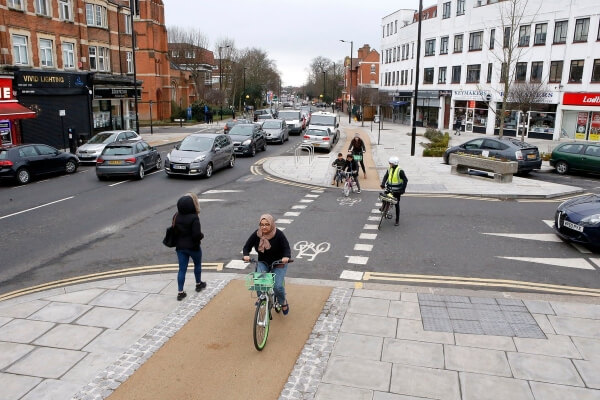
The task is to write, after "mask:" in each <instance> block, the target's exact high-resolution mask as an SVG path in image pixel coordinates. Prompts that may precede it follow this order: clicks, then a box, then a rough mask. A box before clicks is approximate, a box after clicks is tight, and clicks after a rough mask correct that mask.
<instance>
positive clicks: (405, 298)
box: [400, 292, 419, 303]
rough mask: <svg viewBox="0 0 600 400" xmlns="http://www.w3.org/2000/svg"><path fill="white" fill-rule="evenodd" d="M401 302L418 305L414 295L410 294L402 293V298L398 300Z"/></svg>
mask: <svg viewBox="0 0 600 400" xmlns="http://www.w3.org/2000/svg"><path fill="white" fill-rule="evenodd" d="M400 300H402V301H410V302H411V303H418V302H419V298H418V297H417V294H416V293H412V292H402V297H401V298H400Z"/></svg>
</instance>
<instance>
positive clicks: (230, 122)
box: [223, 118, 251, 133]
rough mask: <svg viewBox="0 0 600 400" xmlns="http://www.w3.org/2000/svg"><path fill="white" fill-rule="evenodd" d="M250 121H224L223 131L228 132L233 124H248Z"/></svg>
mask: <svg viewBox="0 0 600 400" xmlns="http://www.w3.org/2000/svg"><path fill="white" fill-rule="evenodd" d="M249 123H251V121H249V120H247V119H242V118H240V119H232V120H230V121H227V122H225V127H224V128H223V133H228V132H229V131H230V130H231V128H233V127H234V126H236V125H237V124H249Z"/></svg>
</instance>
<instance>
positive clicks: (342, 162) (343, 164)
mask: <svg viewBox="0 0 600 400" xmlns="http://www.w3.org/2000/svg"><path fill="white" fill-rule="evenodd" d="M331 166H332V167H336V168H341V170H342V171H343V170H344V169H345V168H346V160H344V159H341V160H340V159H337V158H336V159H335V161H334V162H333V163H331Z"/></svg>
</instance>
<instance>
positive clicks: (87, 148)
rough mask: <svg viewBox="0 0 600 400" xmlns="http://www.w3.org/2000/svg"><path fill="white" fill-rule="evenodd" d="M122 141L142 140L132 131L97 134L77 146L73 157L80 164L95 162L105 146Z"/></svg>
mask: <svg viewBox="0 0 600 400" xmlns="http://www.w3.org/2000/svg"><path fill="white" fill-rule="evenodd" d="M123 140H142V137H141V136H140V135H138V134H137V133H135V132H134V131H104V132H99V133H97V134H95V135H94V136H92V137H91V138H90V140H88V141H87V143H85V144H83V145H81V146H79V147H78V148H77V150H76V151H75V155H76V156H77V157H78V158H79V160H80V161H81V162H82V163H86V162H95V161H96V158H98V156H99V155H100V153H102V150H104V147H105V146H106V145H107V144H109V143H114V142H120V141H123Z"/></svg>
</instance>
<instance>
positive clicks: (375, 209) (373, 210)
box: [371, 208, 381, 214]
mask: <svg viewBox="0 0 600 400" xmlns="http://www.w3.org/2000/svg"><path fill="white" fill-rule="evenodd" d="M371 214H381V211H379V210H378V209H377V208H374V209H372V210H371Z"/></svg>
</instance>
